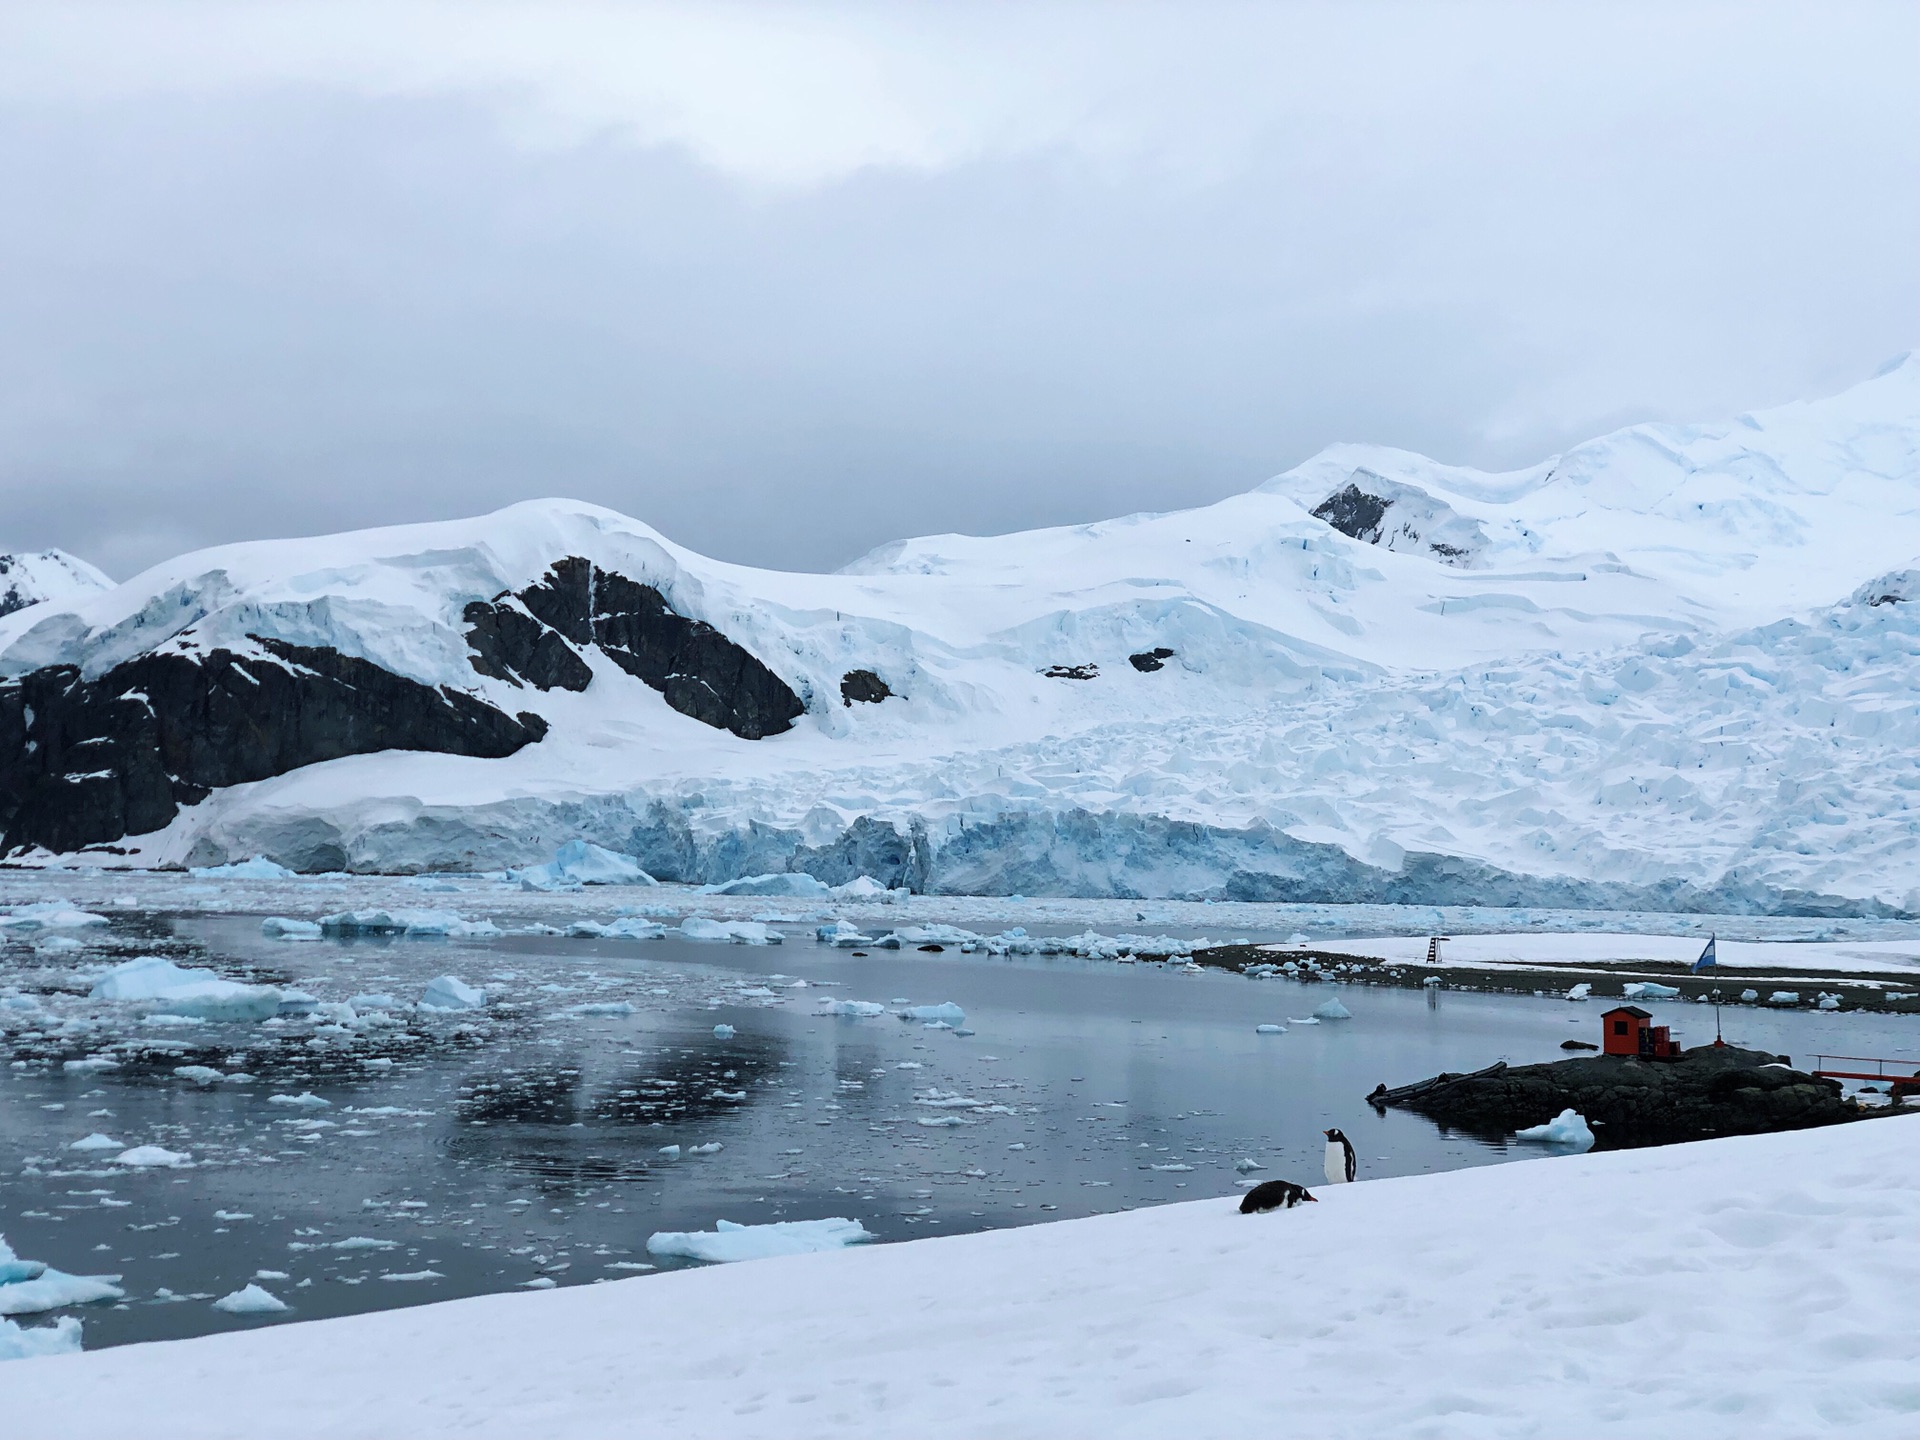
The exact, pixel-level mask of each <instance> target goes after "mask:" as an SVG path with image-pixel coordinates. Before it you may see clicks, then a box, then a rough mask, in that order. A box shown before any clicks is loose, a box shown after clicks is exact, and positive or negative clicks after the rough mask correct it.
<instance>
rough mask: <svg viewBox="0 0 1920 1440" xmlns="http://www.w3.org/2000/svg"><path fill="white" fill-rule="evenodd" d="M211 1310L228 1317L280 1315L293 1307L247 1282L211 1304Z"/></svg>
mask: <svg viewBox="0 0 1920 1440" xmlns="http://www.w3.org/2000/svg"><path fill="white" fill-rule="evenodd" d="M213 1308H214V1309H216V1310H224V1311H225V1312H226V1313H227V1314H229V1315H280V1314H284V1313H285V1312H286V1311H288V1310H291V1309H292V1308H293V1307H292V1306H291V1305H289V1304H287V1302H286V1301H284V1300H282V1299H281V1298H280V1297H279V1296H277V1295H274V1294H271V1293H269V1292H268V1291H265V1290H262V1289H261V1288H260V1287H259V1286H258V1285H255V1284H253V1283H251V1282H249V1283H248V1284H246V1285H245V1286H243V1287H242V1288H240V1289H238V1290H235V1291H234V1292H233V1293H232V1294H231V1295H222V1296H221V1297H220V1298H219V1299H218V1300H216V1301H214V1302H213Z"/></svg>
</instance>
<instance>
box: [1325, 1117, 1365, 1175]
mask: <svg viewBox="0 0 1920 1440" xmlns="http://www.w3.org/2000/svg"><path fill="white" fill-rule="evenodd" d="M1326 1135H1327V1183H1328V1184H1329V1185H1343V1184H1345V1183H1346V1182H1347V1181H1349V1180H1351V1179H1353V1176H1354V1172H1355V1171H1356V1170H1358V1169H1359V1168H1360V1167H1359V1164H1358V1163H1357V1162H1356V1161H1355V1160H1354V1158H1353V1142H1352V1141H1351V1140H1349V1139H1347V1137H1346V1136H1344V1135H1342V1134H1341V1133H1340V1132H1339V1131H1338V1130H1329V1131H1327V1132H1326Z"/></svg>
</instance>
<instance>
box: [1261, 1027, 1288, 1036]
mask: <svg viewBox="0 0 1920 1440" xmlns="http://www.w3.org/2000/svg"><path fill="white" fill-rule="evenodd" d="M1253 1033H1254V1034H1256V1035H1284V1034H1286V1033H1287V1027H1286V1026H1284V1025H1256V1026H1254V1027H1253Z"/></svg>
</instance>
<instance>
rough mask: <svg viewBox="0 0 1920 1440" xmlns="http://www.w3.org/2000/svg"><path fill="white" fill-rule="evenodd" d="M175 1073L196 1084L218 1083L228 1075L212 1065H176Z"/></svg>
mask: <svg viewBox="0 0 1920 1440" xmlns="http://www.w3.org/2000/svg"><path fill="white" fill-rule="evenodd" d="M173 1073H174V1074H175V1075H176V1076H178V1077H179V1078H180V1079H182V1080H185V1081H187V1082H188V1083H190V1084H194V1085H218V1084H219V1083H220V1082H221V1081H222V1080H224V1079H226V1078H227V1077H226V1076H225V1075H223V1074H222V1073H221V1072H220V1071H218V1070H216V1069H214V1068H213V1067H212V1066H211V1065H176V1066H174V1067H173Z"/></svg>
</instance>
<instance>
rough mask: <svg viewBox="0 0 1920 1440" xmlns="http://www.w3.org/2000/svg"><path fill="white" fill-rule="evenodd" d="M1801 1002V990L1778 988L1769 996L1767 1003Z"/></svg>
mask: <svg viewBox="0 0 1920 1440" xmlns="http://www.w3.org/2000/svg"><path fill="white" fill-rule="evenodd" d="M1799 1003H1800V992H1799V991H1798V990H1776V991H1774V992H1773V993H1772V994H1771V995H1769V996H1767V1004H1769V1005H1798V1004H1799Z"/></svg>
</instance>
